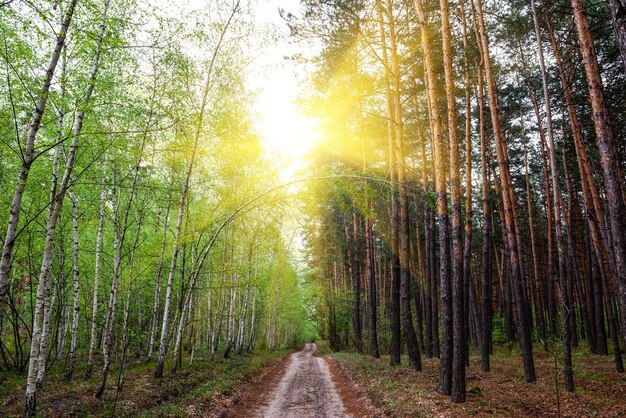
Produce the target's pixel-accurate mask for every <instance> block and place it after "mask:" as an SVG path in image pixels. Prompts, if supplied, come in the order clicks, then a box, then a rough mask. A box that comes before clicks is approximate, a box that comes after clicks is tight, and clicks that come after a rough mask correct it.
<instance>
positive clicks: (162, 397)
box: [0, 350, 290, 417]
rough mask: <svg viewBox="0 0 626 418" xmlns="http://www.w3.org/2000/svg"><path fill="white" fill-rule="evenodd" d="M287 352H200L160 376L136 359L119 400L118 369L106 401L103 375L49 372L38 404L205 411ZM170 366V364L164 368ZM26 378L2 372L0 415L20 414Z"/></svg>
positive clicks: (159, 412)
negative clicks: (98, 392) (99, 390)
mask: <svg viewBox="0 0 626 418" xmlns="http://www.w3.org/2000/svg"><path fill="white" fill-rule="evenodd" d="M289 352H290V351H289V350H276V351H271V352H270V351H265V350H258V351H255V352H254V353H253V354H242V355H233V356H231V358H230V359H224V358H223V357H222V356H221V355H216V356H215V358H213V359H211V358H210V357H209V356H206V357H203V356H200V357H198V358H196V360H194V363H193V365H192V366H189V364H188V363H185V364H184V366H183V368H182V370H179V371H178V372H177V373H169V374H166V375H165V376H164V377H163V378H161V379H155V378H154V377H153V373H154V369H155V366H156V364H155V363H154V362H139V361H136V362H134V363H132V364H131V365H130V366H129V368H128V369H127V370H126V371H125V373H124V381H125V383H124V388H123V390H122V391H121V392H120V393H119V395H118V398H117V400H116V399H115V387H116V384H117V374H116V371H114V373H112V374H111V376H110V378H109V384H108V386H107V390H106V392H105V395H104V396H103V397H102V399H100V400H98V399H96V398H95V397H94V393H95V391H96V388H97V386H98V384H99V383H100V379H99V375H98V374H96V376H95V377H94V378H92V379H87V380H85V379H84V378H83V373H84V372H83V371H82V370H77V372H76V374H75V378H74V379H73V380H72V381H71V382H65V381H64V380H63V371H62V370H61V369H60V368H59V369H58V370H57V369H53V370H51V371H50V372H49V373H48V374H47V377H46V382H45V384H44V387H43V388H42V389H40V390H39V392H38V396H37V407H38V410H39V411H40V413H41V415H42V416H45V417H63V416H105V417H106V416H116V417H117V416H142V417H154V416H168V417H178V416H180V417H187V416H194V415H201V414H202V412H203V411H204V410H205V409H206V408H209V407H210V404H211V401H212V400H213V399H214V398H215V397H216V396H226V395H228V394H229V393H230V391H231V390H232V389H233V388H234V387H235V386H237V385H238V384H239V383H241V382H242V381H245V380H246V379H248V378H250V377H251V376H253V375H255V374H257V373H259V372H260V371H261V370H262V369H263V368H264V367H265V366H268V365H270V364H272V363H273V362H275V361H277V360H279V359H280V358H282V357H283V356H285V355H286V354H288V353H289ZM170 368H171V366H169V365H167V364H166V369H165V370H170ZM24 385H25V384H24V378H23V377H22V376H16V375H11V374H9V375H6V374H5V375H2V376H0V416H3V417H4V416H7V417H10V416H21V413H22V411H23V396H24V389H25V386H24Z"/></svg>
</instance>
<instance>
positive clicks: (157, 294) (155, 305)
mask: <svg viewBox="0 0 626 418" xmlns="http://www.w3.org/2000/svg"><path fill="white" fill-rule="evenodd" d="M173 186H174V182H173V181H171V182H170V188H169V193H168V196H167V208H166V209H165V217H164V219H163V242H162V244H161V253H160V255H159V263H158V264H157V269H156V283H155V284H154V301H153V302H152V318H151V320H150V340H149V343H148V359H151V358H152V352H153V350H154V339H155V338H156V331H157V321H158V320H159V318H158V316H159V305H160V303H161V276H162V275H163V274H162V273H163V262H164V258H165V248H166V246H167V232H168V225H169V220H170V209H171V208H172V189H173ZM209 301H210V294H209ZM209 314H210V307H209Z"/></svg>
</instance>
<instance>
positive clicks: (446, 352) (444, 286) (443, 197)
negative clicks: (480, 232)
mask: <svg viewBox="0 0 626 418" xmlns="http://www.w3.org/2000/svg"><path fill="white" fill-rule="evenodd" d="M414 6H415V9H416V11H417V15H418V19H419V24H420V34H421V37H422V53H423V56H424V67H425V71H426V73H427V77H426V78H427V89H428V101H429V104H430V106H429V114H430V118H431V120H432V123H431V126H432V127H433V132H432V138H433V144H434V151H435V152H434V154H435V162H434V164H435V166H436V167H438V170H437V172H436V176H435V191H436V193H437V214H438V217H439V257H440V276H439V277H440V279H439V280H440V286H441V293H440V296H441V326H442V339H441V353H440V359H441V362H440V364H441V366H440V378H439V392H440V393H442V394H444V395H450V394H451V393H452V367H453V366H452V361H453V359H452V354H453V351H452V344H453V341H452V338H453V332H452V327H453V322H452V283H451V280H450V274H451V263H450V230H449V220H448V194H447V191H446V170H445V169H444V167H445V154H446V145H447V144H446V141H445V138H444V135H443V127H442V120H441V119H442V115H441V111H440V109H439V100H438V97H437V86H436V77H435V65H434V59H433V56H432V50H431V49H432V47H431V41H430V33H429V30H430V28H429V27H428V20H427V18H426V14H425V13H424V7H423V3H422V0H414Z"/></svg>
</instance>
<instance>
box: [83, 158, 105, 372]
mask: <svg viewBox="0 0 626 418" xmlns="http://www.w3.org/2000/svg"><path fill="white" fill-rule="evenodd" d="M108 161H109V151H108V150H107V151H106V152H105V154H104V167H103V168H102V185H101V186H100V212H99V216H98V232H97V235H96V260H95V267H94V268H95V272H94V276H93V277H94V278H93V299H92V305H91V338H90V339H89V358H88V360H87V370H86V372H85V379H88V378H90V377H91V376H92V375H93V356H94V351H95V348H96V332H97V329H96V325H97V323H96V319H97V317H98V283H99V281H100V256H101V251H102V248H101V247H102V230H103V223H104V215H105V204H106V191H107V187H106V179H107V164H108Z"/></svg>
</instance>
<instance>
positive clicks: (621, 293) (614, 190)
mask: <svg viewBox="0 0 626 418" xmlns="http://www.w3.org/2000/svg"><path fill="white" fill-rule="evenodd" d="M572 8H573V10H574V22H575V23H576V30H577V32H578V41H579V45H580V52H581V55H582V59H583V64H584V68H585V75H586V78H587V85H588V87H589V100H590V102H591V108H592V110H593V123H594V126H595V131H596V139H597V143H598V151H599V153H600V166H601V168H602V175H603V178H604V186H605V193H606V200H607V203H608V206H609V218H610V220H611V232H612V235H613V244H614V252H613V258H614V260H615V269H616V271H615V273H616V280H615V281H616V282H617V288H618V301H619V304H620V307H621V319H622V329H625V328H626V206H625V205H624V195H623V193H622V185H621V184H622V183H621V182H622V180H623V179H620V170H619V166H618V159H617V155H616V148H615V140H614V137H613V132H612V130H611V123H610V121H609V114H608V110H607V108H606V103H605V99H604V91H603V85H602V78H601V76H600V69H599V67H598V59H597V56H596V51H595V47H594V45H593V39H592V37H591V30H590V27H589V20H588V19H587V15H586V11H585V6H584V4H583V2H582V0H572ZM624 338H625V339H626V334H625V335H624Z"/></svg>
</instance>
